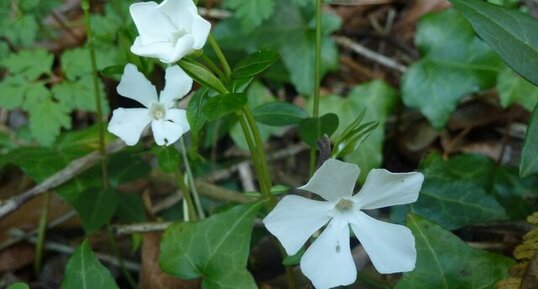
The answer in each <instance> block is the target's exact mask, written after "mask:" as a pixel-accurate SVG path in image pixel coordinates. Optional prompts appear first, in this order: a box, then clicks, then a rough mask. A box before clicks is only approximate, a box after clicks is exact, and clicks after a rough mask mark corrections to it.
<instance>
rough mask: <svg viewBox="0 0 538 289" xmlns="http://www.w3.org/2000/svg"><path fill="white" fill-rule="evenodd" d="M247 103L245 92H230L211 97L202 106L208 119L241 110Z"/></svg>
mask: <svg viewBox="0 0 538 289" xmlns="http://www.w3.org/2000/svg"><path fill="white" fill-rule="evenodd" d="M246 104H247V95H246V94H245V93H229V94H224V95H217V96H214V97H212V98H210V99H209V100H208V101H207V103H206V104H205V105H204V107H203V108H202V112H203V113H204V115H205V116H206V117H207V119H208V120H215V119H217V118H220V117H223V116H225V115H227V114H230V113H234V112H236V111H239V110H240V109H241V108H243V107H244V106H245V105H246Z"/></svg>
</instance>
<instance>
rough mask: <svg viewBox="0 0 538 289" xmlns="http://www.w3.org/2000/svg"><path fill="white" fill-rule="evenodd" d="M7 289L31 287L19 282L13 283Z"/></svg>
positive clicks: (26, 288) (28, 288)
mask: <svg viewBox="0 0 538 289" xmlns="http://www.w3.org/2000/svg"><path fill="white" fill-rule="evenodd" d="M7 289H30V287H28V285H26V284H24V283H22V282H17V283H13V284H11V285H9V287H7Z"/></svg>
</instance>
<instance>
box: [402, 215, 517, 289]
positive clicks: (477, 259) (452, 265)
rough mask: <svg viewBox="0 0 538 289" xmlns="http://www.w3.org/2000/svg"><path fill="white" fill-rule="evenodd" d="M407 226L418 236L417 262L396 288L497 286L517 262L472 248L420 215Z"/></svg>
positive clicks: (450, 288)
mask: <svg viewBox="0 0 538 289" xmlns="http://www.w3.org/2000/svg"><path fill="white" fill-rule="evenodd" d="M407 226H408V227H409V228H410V229H411V231H412V232H413V235H414V236H415V240H416V249H417V263H416V267H415V269H414V270H413V271H411V272H407V273H404V275H403V277H402V279H400V281H399V282H398V284H397V285H396V287H395V289H431V288H443V289H452V288H469V289H479V288H494V287H495V284H496V283H497V281H499V280H501V279H503V278H504V277H506V276H507V275H508V269H509V268H510V267H511V266H512V265H513V264H514V261H512V260H511V259H509V258H506V257H504V256H501V255H498V254H494V253H490V252H487V251H481V250H477V249H472V248H470V247H469V246H467V244H465V243H464V242H463V241H462V240H460V239H459V238H458V237H456V236H455V235H454V234H452V233H450V232H449V231H445V230H443V229H442V228H441V227H439V226H438V225H436V224H434V223H431V222H429V221H427V220H426V219H423V218H421V217H419V216H415V215H410V216H409V217H408V218H407Z"/></svg>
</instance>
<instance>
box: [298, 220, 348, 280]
mask: <svg viewBox="0 0 538 289" xmlns="http://www.w3.org/2000/svg"><path fill="white" fill-rule="evenodd" d="M301 271H303V273H304V275H305V276H306V277H308V279H310V281H312V283H313V284H314V287H316V288H317V289H322V288H333V287H336V286H340V285H349V284H351V283H353V282H355V279H357V268H356V267H355V263H354V261H353V256H352V255H351V248H350V246H349V226H348V225H347V223H346V222H344V221H343V220H340V219H338V218H335V219H333V220H332V221H331V222H330V223H329V225H328V226H327V228H325V230H324V231H323V233H321V235H320V236H319V237H318V238H317V239H316V241H314V243H313V244H312V245H311V246H310V247H309V248H308V249H307V250H306V252H305V254H304V255H303V258H302V259H301Z"/></svg>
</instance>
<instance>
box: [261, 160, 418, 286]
mask: <svg viewBox="0 0 538 289" xmlns="http://www.w3.org/2000/svg"><path fill="white" fill-rule="evenodd" d="M359 172H360V170H359V167H358V166H356V165H354V164H350V163H345V162H341V161H338V160H335V159H329V160H327V161H326V162H325V163H324V164H323V165H322V166H321V167H320V168H319V169H318V170H317V171H316V172H315V173H314V176H313V177H312V179H311V180H310V181H309V182H308V183H307V184H306V185H304V186H302V187H300V188H299V189H303V190H307V191H311V192H313V193H316V194H318V195H319V196H320V197H322V198H323V199H325V200H326V201H315V200H311V199H307V198H303V197H300V196H295V195H290V196H286V197H284V198H283V199H282V200H281V201H280V202H279V203H278V205H277V206H276V207H275V208H274V209H273V211H271V213H269V215H267V217H266V218H265V219H264V220H263V222H264V224H265V226H266V227H267V229H268V230H269V231H270V232H271V233H272V234H273V235H275V236H276V237H277V238H278V239H279V240H280V242H281V243H282V245H283V246H284V248H285V249H286V252H287V253H288V255H294V254H296V253H297V252H298V251H299V249H300V248H301V247H302V246H303V244H304V243H305V242H306V241H307V240H308V238H309V237H310V236H311V235H312V234H314V233H315V232H316V231H317V230H319V229H320V228H321V227H323V225H325V224H327V223H328V225H327V227H326V228H325V229H324V230H323V232H322V233H321V235H320V236H319V237H318V238H317V239H316V240H315V241H314V242H313V244H312V245H311V246H310V247H309V248H308V249H307V250H306V252H305V253H304V255H303V257H302V259H301V270H302V271H303V273H304V274H305V276H306V277H308V278H309V279H310V280H311V281H312V283H313V284H314V286H315V287H316V288H317V289H326V288H332V287H336V286H340V285H349V284H351V283H353V282H355V279H356V278H357V269H356V267H355V263H354V262H353V258H352V256H351V248H350V245H349V225H351V230H353V233H355V236H357V238H358V239H359V241H360V242H361V244H362V246H363V247H364V249H365V250H366V252H367V253H368V255H369V256H370V259H371V261H372V263H373V265H374V266H375V268H376V269H377V271H379V272H380V273H384V274H389V273H395V272H407V271H411V270H413V269H414V268H415V261H416V254H417V253H416V249H415V238H414V237H413V235H412V234H411V231H410V230H409V229H408V228H407V227H405V226H401V225H395V224H390V223H385V222H382V221H378V220H376V219H374V218H372V217H370V216H368V215H367V214H366V213H364V212H362V210H370V209H377V208H383V207H388V206H394V205H401V204H407V203H412V202H415V201H416V200H417V198H418V192H419V190H420V187H421V186H422V182H423V180H424V176H423V175H422V174H421V173H416V172H412V173H390V172H388V171H387V170H383V169H374V170H371V171H370V173H369V174H368V177H367V179H366V182H365V184H364V186H363V187H362V190H361V191H360V192H359V193H357V194H356V195H354V196H353V188H354V186H355V182H356V180H357V178H358V177H359Z"/></svg>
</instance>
